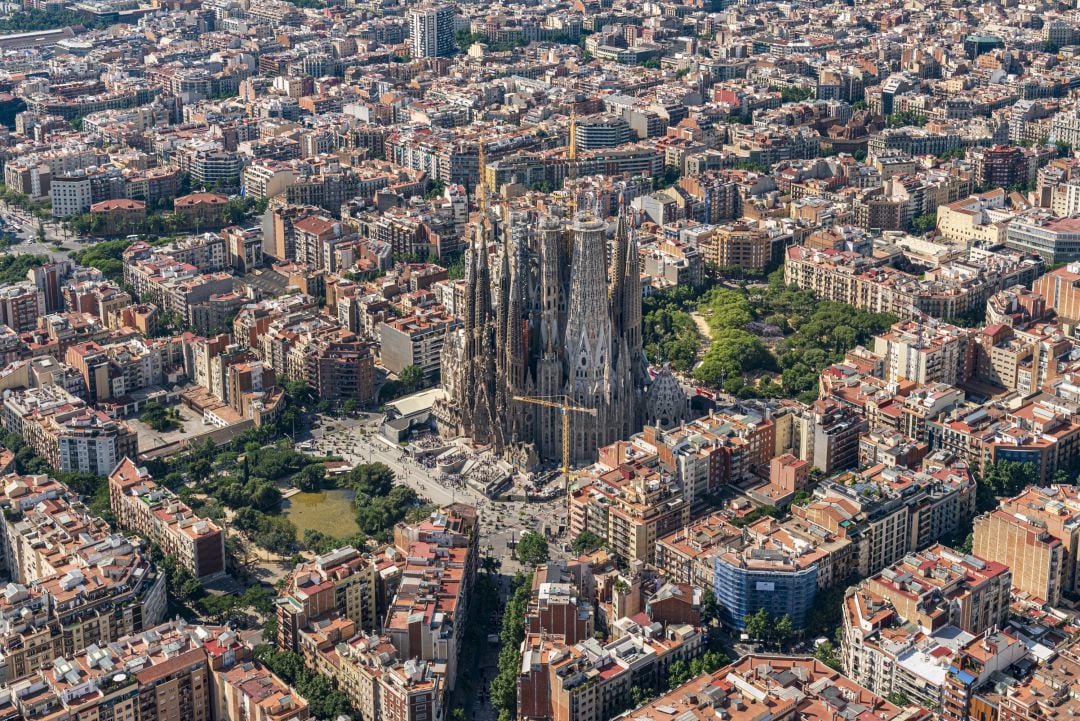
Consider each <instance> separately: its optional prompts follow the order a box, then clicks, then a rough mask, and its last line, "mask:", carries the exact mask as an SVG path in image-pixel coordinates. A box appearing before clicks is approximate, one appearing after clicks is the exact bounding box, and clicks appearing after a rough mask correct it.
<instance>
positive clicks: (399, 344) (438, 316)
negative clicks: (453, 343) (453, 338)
mask: <svg viewBox="0 0 1080 721" xmlns="http://www.w3.org/2000/svg"><path fill="white" fill-rule="evenodd" d="M460 326H461V319H459V318H457V317H456V316H453V315H450V314H449V313H447V312H445V311H444V310H443V309H442V308H441V307H436V308H433V309H430V310H424V309H417V310H416V312H415V313H414V314H413V315H410V316H406V317H404V318H394V319H391V320H387V321H383V322H382V323H380V324H379V358H380V359H381V361H382V365H383V367H384V368H386V369H387V370H389V371H390V372H392V373H401V371H402V370H403V369H404V368H405V367H406V366H410V365H415V366H419V367H420V368H422V369H423V370H424V376H425V378H427V379H428V380H429V381H433V380H435V379H436V378H437V377H438V375H439V370H440V364H441V357H442V349H443V344H444V343H445V342H446V338H447V337H448V336H449V335H450V333H451V332H452V331H453V330H454V329H456V328H458V327H460Z"/></svg>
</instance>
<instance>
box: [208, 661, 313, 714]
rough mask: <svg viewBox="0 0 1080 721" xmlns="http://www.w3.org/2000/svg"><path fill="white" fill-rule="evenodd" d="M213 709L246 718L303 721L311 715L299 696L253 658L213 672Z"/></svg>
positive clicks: (216, 711) (220, 712) (217, 712)
mask: <svg viewBox="0 0 1080 721" xmlns="http://www.w3.org/2000/svg"><path fill="white" fill-rule="evenodd" d="M214 712H215V714H214V715H215V716H216V717H217V718H227V719H245V720H246V721H304V720H305V719H307V718H309V717H310V715H311V714H310V712H309V710H308V704H307V701H306V700H305V699H304V698H303V697H302V696H300V695H299V694H297V693H296V691H294V690H293V689H291V688H290V687H289V686H287V685H286V684H285V683H284V682H283V681H282V680H281V679H279V678H278V677H277V676H275V675H274V674H273V673H272V672H271V671H270V670H269V669H267V668H265V667H263V666H261V665H259V664H258V663H254V662H246V663H239V664H236V665H235V666H233V667H232V668H230V669H228V670H224V671H221V672H219V673H216V674H214Z"/></svg>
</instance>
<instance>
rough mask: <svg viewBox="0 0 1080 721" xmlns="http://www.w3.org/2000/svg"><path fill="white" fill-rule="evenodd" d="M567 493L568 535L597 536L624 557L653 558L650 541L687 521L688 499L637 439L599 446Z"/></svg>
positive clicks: (688, 512) (639, 559)
mask: <svg viewBox="0 0 1080 721" xmlns="http://www.w3.org/2000/svg"><path fill="white" fill-rule="evenodd" d="M582 477H583V478H587V479H588V480H585V481H584V482H582V483H581V484H580V486H579V487H578V488H577V489H575V490H574V491H573V492H572V493H571V495H570V499H569V505H570V511H569V513H570V535H571V536H572V537H573V536H578V535H580V534H582V533H584V532H585V531H590V532H592V533H595V534H596V535H597V536H599V537H600V538H603V539H604V541H605V542H606V544H607V546H608V548H609V549H610V550H611V552H612V553H614V554H615V555H617V556H619V557H620V558H622V559H624V560H625V561H627V562H631V561H645V562H648V563H653V562H654V561H655V552H656V541H657V539H659V538H662V537H663V536H666V535H667V534H669V533H671V532H673V531H675V530H676V529H677V528H680V527H682V526H685V525H686V524H687V523H688V522H689V521H690V504H689V503H688V502H687V501H686V499H685V496H684V495H683V493H682V491H681V489H680V488H679V484H678V483H675V482H673V479H672V476H671V474H670V473H669V472H666V471H663V470H662V469H661V468H659V462H658V459H657V455H656V452H655V451H653V450H652V449H650V448H649V447H648V446H645V445H642V444H641V443H640V442H638V441H617V442H616V443H614V444H612V445H610V446H606V447H604V448H602V449H600V460H599V462H598V463H596V464H595V465H593V466H591V467H589V468H588V469H586V471H585V472H584V473H583V474H582Z"/></svg>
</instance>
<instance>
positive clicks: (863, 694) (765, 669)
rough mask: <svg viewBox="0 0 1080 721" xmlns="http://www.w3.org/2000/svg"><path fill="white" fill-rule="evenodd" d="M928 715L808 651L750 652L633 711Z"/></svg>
mask: <svg viewBox="0 0 1080 721" xmlns="http://www.w3.org/2000/svg"><path fill="white" fill-rule="evenodd" d="M849 715H861V716H863V717H864V721H900V719H904V720H905V721H925V719H929V718H930V712H929V711H925V710H922V709H917V708H904V709H901V708H900V707H898V706H896V705H894V704H892V703H890V702H889V701H887V700H885V698H884V697H883V696H882V695H880V694H877V693H874V692H873V691H871V690H870V689H868V688H867V687H864V686H861V685H859V683H858V682H857V681H856V680H854V679H851V678H848V677H846V676H844V675H843V674H841V673H840V672H838V671H834V670H833V669H831V668H829V667H828V666H826V665H825V664H823V663H822V662H820V661H818V660H816V659H813V658H806V657H793V656H780V655H768V654H765V655H753V654H752V655H747V656H743V657H742V658H741V659H739V660H738V661H736V662H734V663H732V664H730V665H728V666H725V667H724V668H721V669H719V670H718V671H715V672H713V673H706V674H702V675H701V676H697V677H695V678H693V679H691V680H690V681H688V682H687V683H685V684H683V685H682V686H680V687H679V688H677V689H675V690H673V691H671V692H670V693H667V694H663V695H661V696H660V697H659V698H656V699H653V700H651V701H649V702H648V703H646V704H645V705H644V706H641V707H639V708H637V709H634V710H633V711H632V712H630V714H629V715H628V718H630V719H635V720H637V719H646V718H651V719H661V718H673V719H674V718H679V719H682V718H688V719H689V718H694V719H705V718H709V719H712V718H716V719H729V720H730V721H754V719H760V718H764V717H768V718H778V719H780V718H808V717H815V718H843V717H845V716H849Z"/></svg>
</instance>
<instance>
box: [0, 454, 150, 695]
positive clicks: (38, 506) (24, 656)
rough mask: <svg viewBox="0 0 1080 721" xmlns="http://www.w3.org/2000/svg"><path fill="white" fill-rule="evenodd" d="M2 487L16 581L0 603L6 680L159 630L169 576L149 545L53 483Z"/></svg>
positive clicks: (36, 479)
mask: <svg viewBox="0 0 1080 721" xmlns="http://www.w3.org/2000/svg"><path fill="white" fill-rule="evenodd" d="M2 480H3V490H2V492H0V509H2V510H3V514H2V519H0V549H2V551H0V552H2V557H3V559H2V560H3V563H4V565H5V566H6V570H7V573H8V576H9V578H10V579H11V582H10V583H9V584H8V586H7V587H6V589H5V592H4V594H3V595H4V601H3V603H2V604H0V618H2V619H3V623H0V650H2V653H0V680H12V679H17V678H22V677H23V676H26V675H28V674H32V673H34V672H35V671H38V670H39V669H42V668H45V667H46V666H47V665H48V664H51V663H52V662H53V661H54V660H55V659H57V658H60V657H62V656H69V655H71V654H74V653H76V652H78V651H80V650H81V649H84V648H87V647H89V646H92V645H94V644H107V643H111V642H113V641H115V640H117V639H119V638H121V637H122V636H125V635H129V634H133V633H140V632H142V631H145V630H147V629H149V628H151V627H153V626H154V625H156V624H158V623H160V621H161V619H162V618H163V616H164V614H165V603H166V599H165V578H164V576H162V575H161V574H159V573H157V571H156V570H155V568H154V566H153V564H152V563H151V561H150V557H149V549H148V547H147V546H146V545H145V543H144V542H142V541H140V540H139V539H137V538H135V537H131V538H125V537H123V536H120V535H119V534H116V533H114V532H112V530H111V529H110V528H109V525H108V524H107V523H105V522H104V521H102V520H101V519H99V518H94V517H92V516H90V515H89V512H88V511H87V509H86V507H85V506H83V505H82V503H81V502H80V501H79V500H78V497H77V496H76V495H75V494H73V493H71V492H70V491H69V490H68V489H67V487H65V486H64V485H62V484H60V483H58V482H57V481H55V480H53V479H51V478H48V477H46V476H18V475H15V474H10V475H8V476H5V477H4V478H3V479H2Z"/></svg>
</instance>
